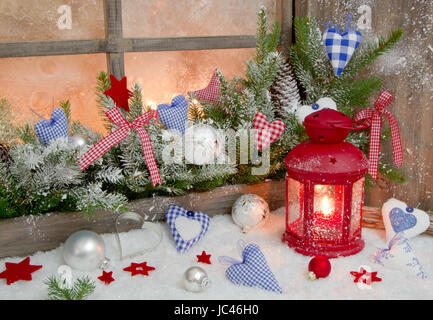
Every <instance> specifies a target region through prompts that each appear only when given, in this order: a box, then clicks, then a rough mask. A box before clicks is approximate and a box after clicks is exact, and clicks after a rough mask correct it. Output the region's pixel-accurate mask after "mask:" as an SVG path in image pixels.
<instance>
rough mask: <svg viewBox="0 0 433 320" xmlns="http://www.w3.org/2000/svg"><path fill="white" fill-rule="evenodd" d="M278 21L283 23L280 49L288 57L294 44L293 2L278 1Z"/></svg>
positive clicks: (289, 0) (290, 0)
mask: <svg viewBox="0 0 433 320" xmlns="http://www.w3.org/2000/svg"><path fill="white" fill-rule="evenodd" d="M277 20H278V21H280V23H281V37H280V47H281V52H283V53H284V54H286V55H287V53H288V49H289V46H290V44H291V43H292V25H293V1H292V0H277Z"/></svg>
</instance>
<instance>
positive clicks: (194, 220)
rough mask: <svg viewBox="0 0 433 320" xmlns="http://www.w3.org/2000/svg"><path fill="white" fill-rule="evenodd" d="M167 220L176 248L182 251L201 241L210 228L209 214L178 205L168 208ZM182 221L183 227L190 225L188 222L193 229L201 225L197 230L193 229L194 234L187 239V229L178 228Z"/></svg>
mask: <svg viewBox="0 0 433 320" xmlns="http://www.w3.org/2000/svg"><path fill="white" fill-rule="evenodd" d="M165 221H166V222H167V225H168V227H169V228H170V230H171V235H172V236H173V240H174V242H175V245H176V249H177V251H179V252H180V253H184V252H186V251H188V250H189V249H190V248H191V247H192V246H193V245H194V244H196V243H197V242H198V241H200V239H201V238H203V236H204V235H205V234H206V232H207V231H208V230H209V225H210V218H209V216H208V215H207V214H205V213H203V212H200V211H189V210H186V209H185V208H183V207H181V206H178V205H171V206H170V207H169V208H168V209H167V211H166V212H165ZM180 221H182V227H183V228H185V227H188V224H189V225H190V226H191V229H194V228H195V227H196V226H197V225H199V226H200V227H199V228H198V229H196V230H195V232H194V230H192V232H193V235H192V236H188V238H186V239H185V238H184V237H185V231H181V230H178V228H179V224H178V223H179V222H180ZM187 231H188V230H187Z"/></svg>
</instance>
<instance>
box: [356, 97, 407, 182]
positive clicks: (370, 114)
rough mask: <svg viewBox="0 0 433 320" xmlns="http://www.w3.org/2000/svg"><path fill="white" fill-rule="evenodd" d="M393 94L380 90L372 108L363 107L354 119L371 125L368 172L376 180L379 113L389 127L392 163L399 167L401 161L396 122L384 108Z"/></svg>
mask: <svg viewBox="0 0 433 320" xmlns="http://www.w3.org/2000/svg"><path fill="white" fill-rule="evenodd" d="M392 99H393V96H392V95H391V94H390V93H389V92H388V91H382V93H381V94H380V96H379V98H377V100H376V101H375V102H374V109H375V110H373V109H364V110H361V111H360V112H358V113H357V114H356V116H355V121H360V120H365V123H366V124H367V125H371V131H370V153H369V156H368V158H369V162H370V165H369V167H368V173H369V174H370V175H371V176H372V177H373V178H374V179H375V180H377V176H378V168H379V150H380V129H381V124H382V119H381V117H380V116H381V115H382V114H383V115H386V116H387V117H388V121H389V125H390V128H391V140H392V150H393V153H394V163H395V164H396V165H397V167H400V166H401V165H402V163H403V150H402V145H401V139H400V132H399V130H398V123H397V120H396V119H395V118H394V116H393V115H392V114H391V113H390V112H389V111H388V110H386V109H385V108H386V107H387V106H388V105H389V104H390V103H391V101H392Z"/></svg>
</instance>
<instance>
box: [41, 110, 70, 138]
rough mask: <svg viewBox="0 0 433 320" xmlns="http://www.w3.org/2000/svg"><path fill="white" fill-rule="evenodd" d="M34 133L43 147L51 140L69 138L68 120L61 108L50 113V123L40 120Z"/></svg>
mask: <svg viewBox="0 0 433 320" xmlns="http://www.w3.org/2000/svg"><path fill="white" fill-rule="evenodd" d="M35 133H36V136H37V137H38V138H39V140H40V141H41V142H42V144H43V145H44V146H46V145H48V143H49V142H50V141H52V140H56V139H58V138H61V137H63V138H67V137H68V136H69V128H68V118H67V117H66V114H65V111H63V109H61V108H57V109H55V110H54V111H53V112H52V113H51V118H50V121H47V120H40V121H38V122H36V124H35Z"/></svg>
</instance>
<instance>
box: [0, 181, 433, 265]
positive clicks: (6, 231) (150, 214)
mask: <svg viewBox="0 0 433 320" xmlns="http://www.w3.org/2000/svg"><path fill="white" fill-rule="evenodd" d="M246 193H254V194H257V195H260V196H261V197H263V198H264V199H265V200H266V201H267V202H268V203H269V207H270V209H271V210H275V209H278V208H281V207H284V206H285V182H284V180H278V181H267V182H263V183H259V184H254V185H234V186H224V187H220V188H217V189H215V190H212V191H207V192H196V193H190V194H187V195H185V196H179V197H155V198H149V199H142V200H137V201H134V202H132V203H131V210H132V211H134V212H137V213H140V214H142V215H143V217H144V218H145V219H146V220H149V221H154V220H163V219H164V212H165V211H166V209H167V208H168V207H169V206H170V205H171V204H178V205H181V206H183V207H185V208H188V209H192V210H199V211H203V212H206V213H207V214H208V215H209V216H215V215H217V214H230V213H231V208H232V205H233V203H234V201H235V200H236V199H237V198H238V197H239V196H240V195H242V194H246ZM116 217H117V215H116V214H115V213H112V212H107V211H104V210H97V211H96V212H95V215H94V216H92V217H91V218H90V219H89V220H87V219H86V218H84V217H83V216H82V215H80V214H79V213H76V212H75V213H72V212H69V213H68V212H64V213H50V214H45V215H39V216H28V217H19V218H14V219H6V220H0V257H5V256H22V255H26V254H31V253H33V252H35V251H39V250H49V249H53V248H56V247H58V246H59V245H60V244H61V243H62V242H64V241H65V240H66V239H67V238H68V236H69V235H70V234H72V233H74V232H75V231H78V230H83V229H87V230H93V231H95V232H98V233H112V232H115V226H114V223H115V219H116ZM430 221H431V224H430V227H429V229H428V230H427V231H426V232H425V234H427V235H430V236H433V214H432V213H430ZM362 225H363V226H364V227H369V228H379V229H383V223H382V217H381V210H380V208H371V207H364V209H363V219H362Z"/></svg>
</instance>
